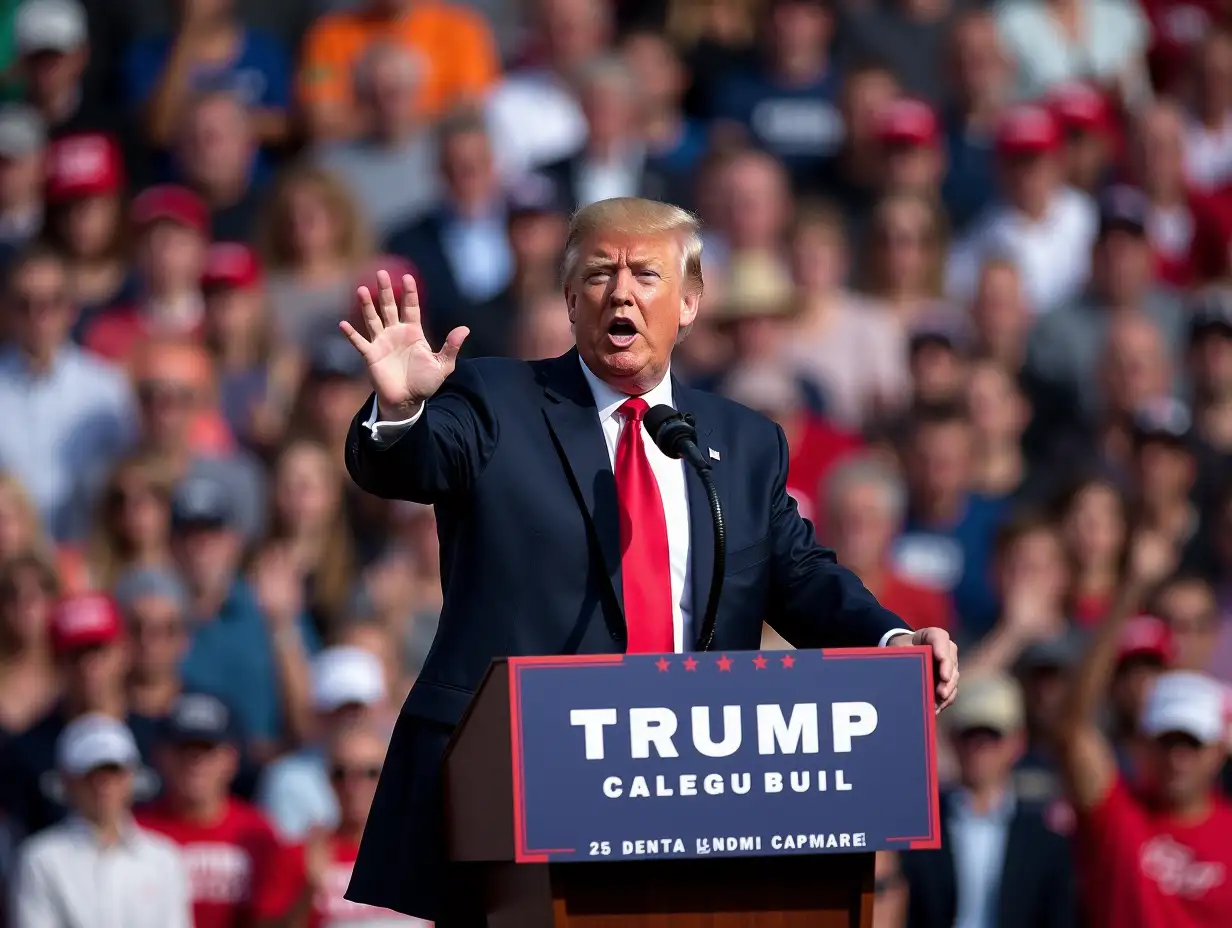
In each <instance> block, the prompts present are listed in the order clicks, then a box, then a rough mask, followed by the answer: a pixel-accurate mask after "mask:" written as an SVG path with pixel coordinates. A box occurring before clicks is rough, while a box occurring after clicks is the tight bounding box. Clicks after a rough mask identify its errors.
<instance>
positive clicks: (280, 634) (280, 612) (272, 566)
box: [252, 544, 313, 744]
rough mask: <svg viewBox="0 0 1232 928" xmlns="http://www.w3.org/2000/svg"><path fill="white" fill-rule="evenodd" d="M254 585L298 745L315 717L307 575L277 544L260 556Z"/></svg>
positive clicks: (292, 734) (289, 727)
mask: <svg viewBox="0 0 1232 928" xmlns="http://www.w3.org/2000/svg"><path fill="white" fill-rule="evenodd" d="M252 584H253V590H254V592H255V593H256V597H257V605H258V606H259V607H260V609H261V614H262V616H264V618H265V621H266V624H267V626H268V628H269V635H270V640H271V641H272V642H273V646H274V661H275V664H276V666H277V670H278V673H277V676H278V680H279V682H280V684H281V687H282V693H283V701H284V704H285V707H286V716H287V730H288V734H289V737H290V738H291V740H292V742H293V743H296V744H298V743H300V742H302V741H304V740H305V739H307V738H308V736H309V734H310V732H311V728H312V720H313V714H312V707H311V675H310V671H309V666H308V655H307V651H306V648H305V642H304V637H303V628H302V625H301V622H302V619H303V614H304V574H303V571H302V570H301V568H300V566H299V564H297V563H296V560H295V558H294V556H293V555H292V553H291V551H289V550H288V549H287V548H286V547H285V546H283V545H279V544H274V545H271V546H269V547H267V548H266V549H265V550H264V551H262V552H261V553H260V554H259V555H258V556H257V559H256V561H255V563H254V564H253V569H252Z"/></svg>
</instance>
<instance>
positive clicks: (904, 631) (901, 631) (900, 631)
mask: <svg viewBox="0 0 1232 928" xmlns="http://www.w3.org/2000/svg"><path fill="white" fill-rule="evenodd" d="M914 634H915V632H913V631H912V630H911V629H909V628H892V629H890V630H889V631H888V632H886V633H885V634H884V635H882V636H881V640H880V641H878V642H877V647H879V648H884V647H885V646H886V645H888V644H889V643H890V639H891V638H897V637H898V636H899V635H914Z"/></svg>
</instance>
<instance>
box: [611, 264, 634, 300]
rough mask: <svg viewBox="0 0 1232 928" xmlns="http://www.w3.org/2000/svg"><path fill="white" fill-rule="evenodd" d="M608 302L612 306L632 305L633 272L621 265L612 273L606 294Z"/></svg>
mask: <svg viewBox="0 0 1232 928" xmlns="http://www.w3.org/2000/svg"><path fill="white" fill-rule="evenodd" d="M608 303H609V304H610V305H612V306H632V305H633V272H632V271H630V270H629V269H628V268H627V267H622V268H620V269H618V270H617V271H616V273H615V274H613V275H612V287H611V290H610V291H609V294H608Z"/></svg>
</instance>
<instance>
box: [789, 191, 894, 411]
mask: <svg viewBox="0 0 1232 928" xmlns="http://www.w3.org/2000/svg"><path fill="white" fill-rule="evenodd" d="M791 243H792V244H791V261H792V266H793V272H794V277H795V280H796V283H797V285H798V287H799V290H800V303H801V306H800V310H799V312H798V315H797V317H796V320H795V322H794V325H793V331H792V334H791V339H790V343H789V346H788V348H787V349H786V355H787V358H788V359H789V360H790V361H791V362H792V363H794V364H795V365H797V366H798V367H799V370H800V371H801V373H802V374H804V375H805V376H806V377H808V378H810V379H811V380H813V381H815V382H816V383H817V384H818V385H819V386H820V387H821V389H822V392H823V395H824V397H825V409H826V413H827V415H828V416H829V417H830V418H831V419H832V420H833V421H834V422H835V423H836V424H838V425H841V426H845V427H848V428H851V427H858V426H859V425H860V424H862V423H863V422H864V421H865V420H866V419H867V418H870V417H872V416H874V415H877V414H879V413H882V412H885V411H889V410H895V409H897V408H898V406H899V405H900V403H901V402H902V400H903V399H904V398H905V396H906V392H907V382H906V380H907V378H906V373H905V371H904V370H903V363H904V361H905V360H906V357H907V343H906V338H905V336H904V331H903V329H902V327H901V326H899V325H897V324H896V322H895V320H894V319H893V318H892V317H891V316H890V315H889V314H888V313H887V312H886V311H885V310H884V309H882V308H881V307H880V306H878V305H869V304H868V303H867V302H866V301H864V300H862V299H861V298H859V297H858V296H856V295H854V294H852V293H851V292H850V291H848V290H846V289H845V288H844V281H845V280H846V278H847V271H848V250H847V241H846V238H845V237H844V234H843V223H842V217H841V215H840V214H839V213H837V212H836V211H835V210H833V209H831V208H828V207H823V206H802V207H801V208H800V209H799V210H798V211H797V214H796V218H795V223H794V226H793V228H792V231H791ZM857 359H859V360H858V363H857Z"/></svg>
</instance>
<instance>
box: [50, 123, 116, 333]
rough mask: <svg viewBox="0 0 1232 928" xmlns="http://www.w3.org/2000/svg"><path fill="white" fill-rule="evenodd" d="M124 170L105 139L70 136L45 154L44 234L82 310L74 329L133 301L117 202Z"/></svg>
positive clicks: (113, 146)
mask: <svg viewBox="0 0 1232 928" xmlns="http://www.w3.org/2000/svg"><path fill="white" fill-rule="evenodd" d="M123 189H124V165H123V161H122V159H121V156H120V148H119V145H117V144H116V141H115V139H113V138H111V137H110V136H108V135H101V134H97V133H88V134H81V135H69V136H65V137H64V138H62V139H60V140H59V141H57V142H55V143H54V144H53V145H52V146H51V148H50V149H49V150H48V152H47V217H46V220H45V222H44V226H43V234H44V237H45V238H46V239H47V241H48V243H49V244H51V245H52V246H54V247H55V248H56V249H57V250H58V251H60V252H61V253H62V254H63V255H64V256H65V260H66V262H67V263H68V269H69V287H70V288H71V290H72V293H73V298H74V300H75V302H76V304H77V306H78V307H80V316H79V317H78V321H77V328H78V330H79V331H83V330H84V328H85V326H86V325H87V324H88V323H89V321H90V320H91V319H93V318H94V317H95V316H96V315H97V314H98V313H100V312H102V311H104V310H106V309H108V308H109V307H111V306H116V305H119V304H121V303H128V302H131V301H132V300H134V299H135V298H136V295H137V294H136V283H135V280H134V278H133V276H132V273H131V271H130V270H129V264H128V236H127V235H126V224H125V222H124V208H123V204H122V203H121V200H120V197H121V194H122V193H123Z"/></svg>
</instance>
